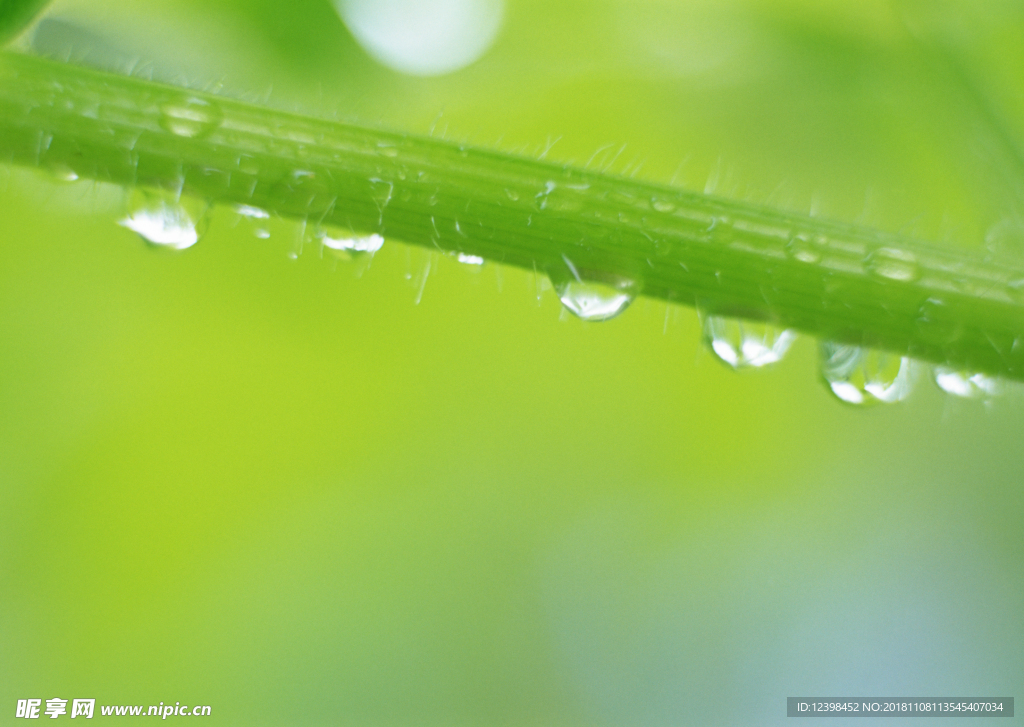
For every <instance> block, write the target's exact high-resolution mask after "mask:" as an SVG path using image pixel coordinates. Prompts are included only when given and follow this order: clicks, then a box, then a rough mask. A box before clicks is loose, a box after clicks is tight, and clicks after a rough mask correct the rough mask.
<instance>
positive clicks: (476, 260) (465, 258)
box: [456, 252, 484, 267]
mask: <svg viewBox="0 0 1024 727" xmlns="http://www.w3.org/2000/svg"><path fill="white" fill-rule="evenodd" d="M456 260H458V261H459V262H460V263H462V264H463V265H475V266H477V267H479V266H480V265H483V264H484V259H483V258H482V257H480V256H479V255H467V254H466V253H464V252H460V253H459V255H458V257H457V258H456Z"/></svg>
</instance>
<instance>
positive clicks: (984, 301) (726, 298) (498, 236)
mask: <svg viewBox="0 0 1024 727" xmlns="http://www.w3.org/2000/svg"><path fill="white" fill-rule="evenodd" d="M0 155H3V156H5V157H6V158H8V159H10V160H11V161H13V162H15V163H18V164H26V165H32V166H43V167H54V168H58V169H64V168H70V169H71V170H73V171H74V172H75V173H77V174H78V175H79V176H81V177H87V178H92V179H97V180H103V181H111V182H116V183H119V184H123V185H143V186H151V187H163V188H170V189H180V190H182V191H183V192H184V193H186V194H191V195H196V196H200V197H204V198H206V199H209V200H211V201H213V202H215V203H218V204H246V205H253V206H256V207H260V208H263V209H265V210H267V211H269V212H271V213H274V214H277V215H280V216H283V217H288V218H295V219H298V220H307V221H309V222H310V223H311V224H317V225H332V226H337V227H341V228H350V229H353V230H358V231H365V232H378V233H380V234H382V235H384V236H386V237H387V238H389V239H397V240H401V241H403V242H407V243H411V244H417V245H425V246H431V247H436V248H438V249H440V250H443V251H452V252H464V253H467V254H472V255H479V256H481V257H483V258H485V259H488V260H492V261H497V262H501V263H504V264H508V265H516V266H519V267H523V268H526V269H536V270H540V271H544V272H547V273H548V274H550V275H552V276H554V277H565V276H566V275H567V274H569V272H570V269H571V272H573V273H578V274H579V275H581V276H583V277H589V278H592V279H595V280H598V281H602V280H603V281H605V282H615V281H620V280H622V279H629V280H631V281H634V282H636V283H637V284H638V285H639V286H641V288H642V291H643V294H644V295H647V296H653V297H656V298H661V299H664V300H668V301H671V302H675V303H682V304H687V305H697V306H700V307H702V308H703V309H704V310H706V311H707V312H710V313H714V314H716V315H728V316H736V317H741V318H751V319H761V320H770V321H773V322H775V323H777V324H779V325H782V326H786V327H790V328H794V329H798V330H800V331H804V332H806V333H810V334H813V335H815V336H818V337H820V338H822V339H831V340H837V341H842V342H846V343H852V344H856V345H863V346H870V347H875V348H881V349H885V350H890V351H893V352H896V353H899V354H901V355H910V356H913V357H915V358H918V359H922V360H927V361H932V362H936V363H942V364H946V365H950V366H955V367H958V368H962V369H965V370H970V371H978V372H984V373H989V374H994V375H1000V376H1004V377H1009V378H1015V379H1024V270H1021V269H1012V268H1008V267H1007V266H1005V265H997V264H994V263H991V262H986V261H985V260H982V259H978V258H974V257H970V256H969V255H968V253H965V252H959V251H949V250H938V249H934V248H930V247H928V246H926V245H922V244H920V243H915V242H913V241H910V240H906V239H902V238H899V237H896V236H893V235H890V234H886V233H882V232H877V231H873V230H869V229H862V228H858V227H855V226H851V225H844V224H838V223H834V222H828V221H824V220H821V219H817V218H813V217H807V216H800V215H794V214H787V213H781V212H778V211H773V210H771V209H766V208H762V207H758V206H754V205H750V204H746V203H742V202H736V201H730V200H726V199H718V198H715V197H711V196H706V195H701V194H695V193H691V192H685V191H680V190H679V189H675V188H672V187H667V186H660V185H655V184H649V183H644V182H638V181H635V180H632V179H624V178H621V177H616V176H611V175H605V174H600V173H597V172H593V171H587V170H584V169H577V168H572V167H565V166H558V165H554V164H550V163H546V162H543V161H538V160H536V159H526V158H520V157H515V156H509V155H505V154H502V153H498V152H495V151H486V150H481V149H474V148H469V147H465V146H461V145H458V144H455V143H451V142H447V141H441V140H438V139H433V138H419V137H414V136H408V135H402V134H395V133H389V132H385V131H380V130H375V129H366V128H359V127H355V126H350V125H345V124H340V123H336V122H332V121H325V120H319V119H313V118H305V117H302V116H297V115H293V114H288V113H282V112H279V111H274V110H270V109H266V108H261V107H257V106H253V105H249V104H246V103H242V102H239V101H235V100H230V99H225V98H219V97H215V96H210V95H206V94H203V93H199V92H196V91H191V90H186V89H182V88H177V87H171V86H164V85H160V84H155V83H152V82H148V81H144V80H140V79H136V78H131V77H125V76H118V75H111V74H107V73H101V72H96V71H92V70H87V69H83V68H78V67H74V66H70V65H67V64H62V63H57V62H52V61H49V60H43V59H40V58H35V57H29V56H24V55H17V54H2V55H0Z"/></svg>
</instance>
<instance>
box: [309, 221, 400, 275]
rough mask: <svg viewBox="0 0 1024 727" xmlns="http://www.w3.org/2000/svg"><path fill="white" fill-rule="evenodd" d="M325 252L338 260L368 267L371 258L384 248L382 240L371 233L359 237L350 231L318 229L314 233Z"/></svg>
mask: <svg viewBox="0 0 1024 727" xmlns="http://www.w3.org/2000/svg"><path fill="white" fill-rule="evenodd" d="M316 237H318V238H319V239H320V242H321V244H322V245H323V247H324V249H325V250H328V251H329V252H330V253H331V254H332V255H334V257H336V258H338V259H339V260H356V261H360V262H362V263H363V264H364V266H365V265H369V263H370V261H371V260H372V259H373V256H374V255H375V254H376V253H377V251H378V250H380V249H381V248H382V247H384V238H383V237H381V236H380V235H378V234H376V233H373V234H370V235H360V234H357V233H355V232H353V231H352V230H330V229H326V230H325V229H320V230H318V231H317V233H316Z"/></svg>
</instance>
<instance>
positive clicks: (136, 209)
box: [117, 190, 209, 250]
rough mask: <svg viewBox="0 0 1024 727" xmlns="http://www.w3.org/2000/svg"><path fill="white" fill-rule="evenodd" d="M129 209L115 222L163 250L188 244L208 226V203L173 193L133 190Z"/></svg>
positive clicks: (195, 239) (195, 241)
mask: <svg viewBox="0 0 1024 727" xmlns="http://www.w3.org/2000/svg"><path fill="white" fill-rule="evenodd" d="M129 209H130V210H131V211H130V212H129V214H128V215H127V216H126V217H124V218H122V219H120V220H118V221H117V224H119V225H121V226H122V227H126V228H128V229H129V230H132V231H133V232H135V233H137V234H138V235H139V237H141V238H142V239H143V240H145V241H146V242H147V243H149V244H151V245H154V246H156V247H160V248H164V249H166V250H185V249H188V248H190V247H192V246H193V245H195V244H196V243H197V242H199V240H200V239H201V238H202V236H203V234H205V232H206V228H207V227H208V226H209V219H208V214H207V213H208V211H209V205H208V204H207V203H206V202H203V201H202V200H197V199H195V198H191V197H181V196H179V195H178V194H177V193H171V192H165V191H142V190H135V191H134V192H133V193H132V195H131V199H130V201H129Z"/></svg>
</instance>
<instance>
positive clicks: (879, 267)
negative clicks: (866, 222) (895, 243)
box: [867, 247, 918, 282]
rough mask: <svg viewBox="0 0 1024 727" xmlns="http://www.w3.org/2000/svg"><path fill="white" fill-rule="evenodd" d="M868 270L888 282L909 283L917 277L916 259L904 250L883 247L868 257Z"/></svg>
mask: <svg viewBox="0 0 1024 727" xmlns="http://www.w3.org/2000/svg"><path fill="white" fill-rule="evenodd" d="M867 267H868V270H869V271H871V272H872V273H873V274H874V275H877V276H879V277H882V278H888V279H889V280H899V281H901V282H909V281H911V280H914V279H916V278H917V276H918V270H917V258H915V257H914V255H913V254H912V253H909V252H907V251H906V250H898V249H896V248H892V247H883V248H881V249H879V250H875V251H874V252H873V253H871V255H869V256H868V260H867Z"/></svg>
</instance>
